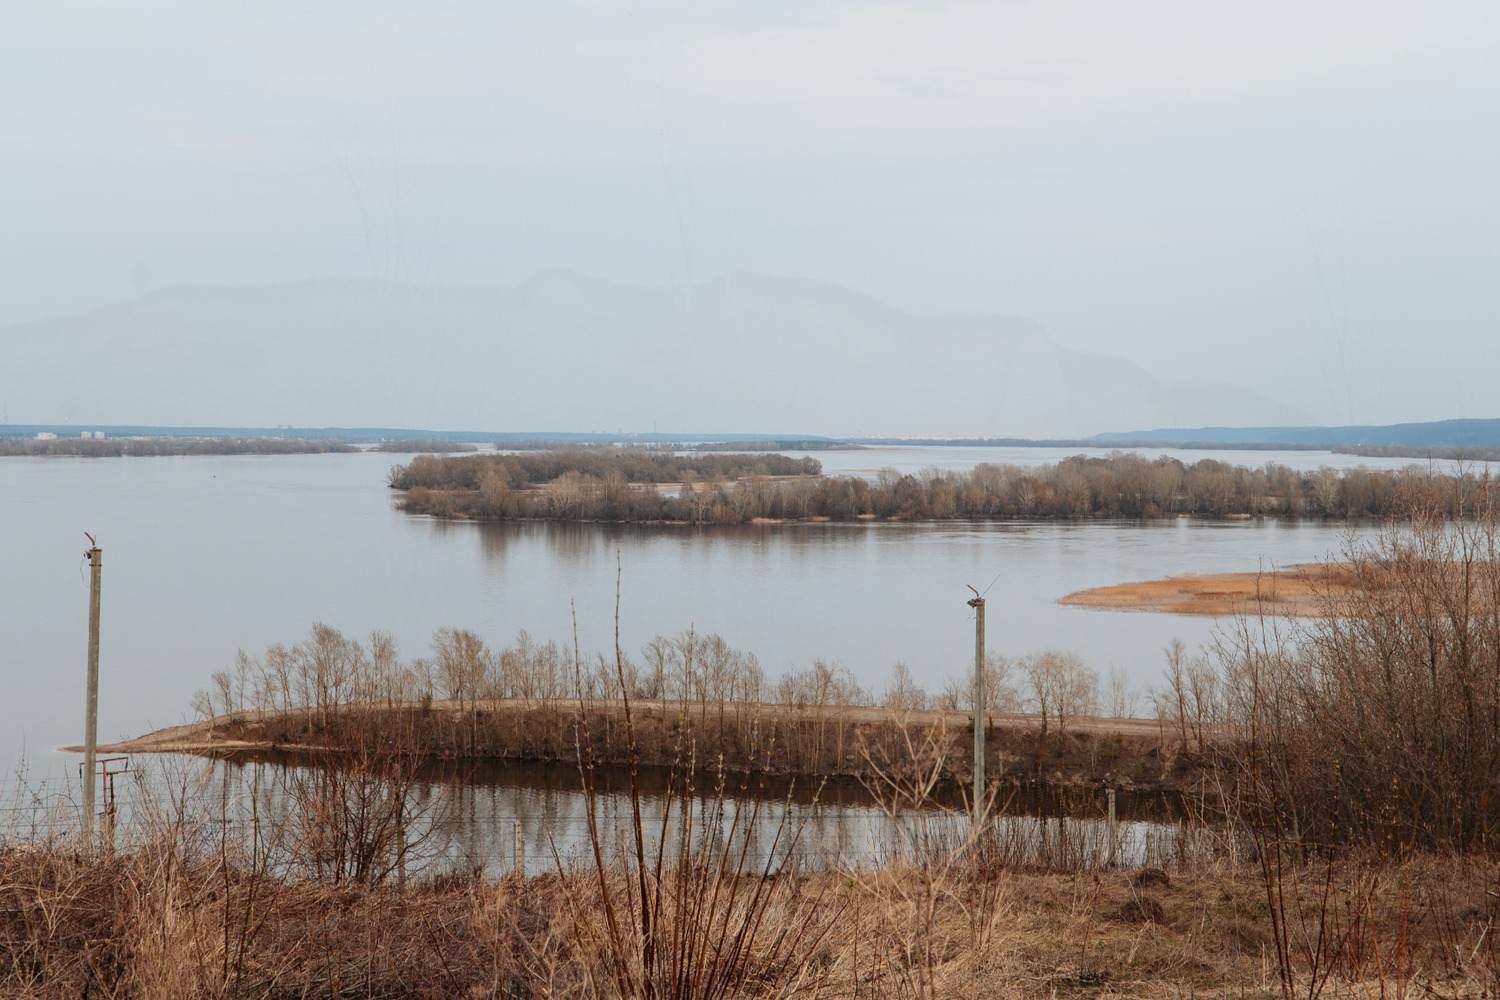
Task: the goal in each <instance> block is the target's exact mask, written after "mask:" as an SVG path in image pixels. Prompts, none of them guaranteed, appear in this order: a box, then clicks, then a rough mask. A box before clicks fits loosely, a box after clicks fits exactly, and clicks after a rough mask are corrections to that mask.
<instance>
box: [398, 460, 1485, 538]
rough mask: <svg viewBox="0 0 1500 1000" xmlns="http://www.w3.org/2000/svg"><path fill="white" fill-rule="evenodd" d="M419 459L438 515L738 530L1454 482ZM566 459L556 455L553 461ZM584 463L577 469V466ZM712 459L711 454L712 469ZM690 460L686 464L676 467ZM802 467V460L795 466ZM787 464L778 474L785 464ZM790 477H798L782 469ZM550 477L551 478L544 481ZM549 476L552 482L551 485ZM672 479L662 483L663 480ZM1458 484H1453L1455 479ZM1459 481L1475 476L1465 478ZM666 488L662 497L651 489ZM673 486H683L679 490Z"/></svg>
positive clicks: (1310, 498)
mask: <svg viewBox="0 0 1500 1000" xmlns="http://www.w3.org/2000/svg"><path fill="white" fill-rule="evenodd" d="M574 452H576V453H577V455H579V456H582V458H581V459H580V460H579V461H577V462H575V461H573V460H572V458H571V457H569V454H568V453H562V452H560V453H547V452H543V453H537V454H534V455H527V456H521V457H524V458H526V459H529V460H532V465H530V466H527V467H526V468H525V469H522V467H521V466H520V465H519V464H518V461H519V458H520V457H518V456H469V457H462V458H437V457H434V456H430V455H424V456H420V457H419V458H417V459H415V460H413V462H412V463H411V464H410V465H406V466H396V467H394V468H393V469H392V472H391V477H390V482H391V485H392V486H393V487H395V488H397V489H404V490H406V493H405V495H404V496H403V497H402V499H401V501H400V503H399V506H400V507H401V508H402V509H403V510H406V511H407V512H409V513H414V514H431V515H434V516H439V517H473V518H498V519H517V518H540V519H557V520H617V521H657V520H661V521H690V522H712V523H743V522H746V521H751V520H754V519H756V518H779V519H801V518H829V519H833V520H848V519H852V518H861V517H865V518H869V517H875V518H896V519H902V520H933V519H935V520H943V519H950V518H1073V517H1108V518H1153V517H1167V516H1174V515H1177V514H1203V515H1218V516H1223V515H1230V514H1250V515H1259V514H1276V515H1284V516H1316V517H1370V516H1386V515H1391V514H1397V513H1399V512H1400V510H1401V503H1402V501H1401V498H1402V497H1403V496H1405V495H1407V494H1409V493H1410V492H1411V491H1412V490H1413V489H1414V488H1427V487H1429V486H1431V485H1432V484H1434V483H1439V482H1451V481H1452V480H1453V478H1454V477H1451V476H1447V475H1445V474H1442V473H1438V472H1437V471H1435V470H1433V469H1432V468H1430V467H1424V466H1419V465H1411V466H1408V467H1406V468H1405V469H1401V470H1398V471H1383V470H1370V469H1363V468H1361V469H1351V470H1346V471H1344V472H1342V473H1341V472H1339V471H1338V470H1335V469H1331V468H1327V467H1324V468H1321V469H1318V470H1317V471H1314V472H1298V471H1296V470H1293V469H1290V468H1288V467H1286V466H1284V465H1277V464H1275V463H1274V462H1268V463H1267V464H1266V465H1264V466H1262V467H1259V468H1247V467H1244V466H1235V465H1228V464H1226V463H1224V462H1219V461H1216V460H1214V459H1203V460H1201V461H1198V462H1195V463H1193V464H1191V465H1187V464H1184V463H1183V462H1181V461H1179V460H1177V459H1175V458H1170V457H1165V456H1163V457H1160V458H1157V459H1154V460H1148V459H1146V458H1144V457H1142V456H1140V455H1137V454H1133V453H1126V452H1117V453H1115V454H1113V455H1110V456H1108V457H1104V458H1090V457H1086V456H1083V455H1077V456H1074V457H1072V458H1067V459H1064V460H1063V461H1061V462H1058V463H1056V464H1054V465H1043V466H1015V465H996V464H991V463H982V464H980V465H978V466H976V467H975V468H973V469H972V470H969V471H967V472H962V471H945V470H941V469H936V468H929V469H924V470H923V471H922V472H920V473H918V474H916V475H903V474H901V473H899V472H897V471H896V470H894V469H883V470H881V471H880V472H879V473H878V474H877V476H876V477H875V479H874V481H873V482H871V481H869V480H866V479H863V478H859V477H821V476H817V475H814V474H810V473H811V472H814V471H816V470H814V469H813V468H812V466H815V465H816V464H817V463H816V462H812V465H810V466H808V467H807V468H806V469H799V468H797V467H796V466H795V465H788V464H787V463H795V462H796V461H797V460H793V459H788V458H786V457H785V456H779V455H754V456H725V455H703V456H697V457H696V458H694V459H691V460H688V459H681V458H676V459H673V458H671V456H665V457H664V456H662V453H658V452H650V453H645V454H647V455H651V456H655V457H654V458H653V459H652V460H650V461H644V460H641V459H639V458H638V457H637V456H634V455H632V454H629V453H624V454H622V455H620V456H611V455H608V454H602V453H599V452H581V451H577V450H576V449H575V450H574ZM559 454H560V455H563V456H564V457H563V458H555V457H553V456H554V455H559ZM583 459H586V460H587V461H584V460H583ZM709 459H718V460H721V461H719V462H717V463H715V464H709V463H708V460H709ZM688 461H694V462H697V463H699V464H698V465H696V466H686V465H683V464H682V463H685V462H688ZM802 461H807V462H811V460H802ZM783 466H786V467H785V468H783ZM788 470H792V471H795V472H796V473H797V474H794V475H784V473H786V472H787V471H788ZM553 472H555V473H556V474H555V475H551V474H552V473H553ZM549 475H551V478H547V477H548V476H549ZM669 477H670V478H669ZM1459 478H1463V476H1460V477H1459ZM1467 478H1469V479H1471V480H1472V478H1473V477H1472V476H1468V477H1467ZM662 483H671V484H673V485H672V488H671V489H670V490H665V491H664V490H662V489H660V488H659V485H660V484H662ZM678 484H680V485H678Z"/></svg>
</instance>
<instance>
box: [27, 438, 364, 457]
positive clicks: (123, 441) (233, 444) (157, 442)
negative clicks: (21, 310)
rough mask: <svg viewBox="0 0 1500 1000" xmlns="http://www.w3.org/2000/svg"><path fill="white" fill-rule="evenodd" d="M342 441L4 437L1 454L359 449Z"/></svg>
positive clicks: (114, 454)
mask: <svg viewBox="0 0 1500 1000" xmlns="http://www.w3.org/2000/svg"><path fill="white" fill-rule="evenodd" d="M358 450H359V449H358V448H355V447H353V446H352V445H348V444H344V443H343V442H341V441H328V440H322V439H317V438H243V437H223V438H84V437H67V438H50V439H42V440H38V439H36V438H0V457H13V456H20V455H78V456H81V457H83V458H119V457H120V456H122V455H309V454H312V455H322V454H327V453H329V452H348V451H358Z"/></svg>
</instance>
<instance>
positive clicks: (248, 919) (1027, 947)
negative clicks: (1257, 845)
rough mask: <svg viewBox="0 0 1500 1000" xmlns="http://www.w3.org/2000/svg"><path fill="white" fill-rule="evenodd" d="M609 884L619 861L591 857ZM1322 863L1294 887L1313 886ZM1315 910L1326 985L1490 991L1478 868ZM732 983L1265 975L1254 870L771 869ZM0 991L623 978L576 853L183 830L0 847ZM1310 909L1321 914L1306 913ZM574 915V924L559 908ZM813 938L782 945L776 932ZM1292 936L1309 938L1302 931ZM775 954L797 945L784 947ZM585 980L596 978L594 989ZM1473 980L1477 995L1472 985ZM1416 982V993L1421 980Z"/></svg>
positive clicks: (1333, 992)
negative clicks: (173, 842) (76, 848)
mask: <svg viewBox="0 0 1500 1000" xmlns="http://www.w3.org/2000/svg"><path fill="white" fill-rule="evenodd" d="M608 872H609V875H610V884H611V885H612V887H613V888H614V889H615V891H617V892H619V891H622V886H623V883H624V881H625V879H626V878H627V872H626V871H625V869H624V868H622V867H619V866H610V867H609V869H608ZM1324 874H1325V872H1324V869H1322V868H1319V867H1317V866H1313V867H1309V868H1306V869H1304V870H1302V871H1301V872H1300V873H1299V874H1298V875H1297V876H1296V886H1295V891H1296V892H1299V893H1300V896H1299V898H1301V899H1303V900H1316V899H1318V898H1320V893H1321V892H1322V890H1323V886H1324ZM1334 882H1335V886H1334V890H1333V893H1332V897H1331V898H1330V899H1329V901H1328V905H1327V906H1326V913H1327V915H1328V917H1329V919H1331V921H1332V924H1333V930H1332V931H1331V932H1330V934H1331V938H1336V939H1337V941H1336V943H1335V944H1334V945H1332V946H1330V948H1329V949H1328V952H1329V954H1328V956H1327V957H1325V965H1324V969H1325V971H1326V973H1327V977H1328V978H1327V979H1325V980H1323V981H1322V982H1321V983H1320V984H1315V983H1313V982H1312V981H1310V980H1309V979H1308V977H1307V969H1308V965H1309V963H1308V959H1307V956H1306V955H1305V954H1302V952H1301V951H1299V949H1301V948H1302V945H1301V943H1300V942H1302V941H1303V937H1302V934H1301V930H1302V929H1305V928H1300V925H1298V924H1297V923H1296V920H1297V917H1296V916H1294V917H1293V931H1294V948H1293V962H1294V964H1295V968H1296V970H1297V978H1296V979H1295V985H1296V987H1297V991H1298V992H1299V993H1301V994H1302V995H1308V990H1309V989H1310V988H1312V987H1314V986H1318V987H1319V988H1320V989H1321V991H1322V993H1323V995H1325V996H1368V997H1376V996H1386V997H1393V998H1394V997H1405V996H1412V997H1415V996H1426V995H1441V996H1458V995H1463V996H1482V995H1493V990H1494V989H1495V986H1496V972H1497V969H1500V965H1497V961H1496V946H1495V942H1494V938H1493V936H1492V935H1491V933H1490V932H1491V931H1492V929H1493V926H1494V923H1495V920H1496V905H1495V904H1496V897H1495V892H1494V889H1495V886H1496V885H1497V880H1496V870H1495V867H1494V865H1493V864H1486V863H1480V862H1474V861H1439V860H1433V859H1431V858H1428V859H1425V860H1422V861H1419V862H1417V861H1414V862H1408V863H1407V864H1405V865H1403V866H1400V867H1388V868H1369V867H1364V866H1360V865H1357V864H1353V863H1345V864H1342V865H1340V866H1339V867H1338V868H1337V869H1336V870H1335V878H1334ZM766 893H767V899H766V903H765V908H764V916H763V920H764V930H763V932H762V933H761V934H760V935H759V936H758V938H757V942H756V947H755V948H754V949H753V950H752V951H751V952H750V953H749V954H747V955H746V956H745V957H744V961H745V963H746V966H747V969H746V975H745V978H744V982H743V985H742V987H741V988H739V989H738V990H736V991H735V992H733V993H732V994H730V995H734V996H765V995H782V996H806V997H856V996H863V997H870V998H872V1000H874V998H887V997H889V998H897V997H918V996H931V997H960V996H973V997H996V998H1000V997H1033V996H1054V995H1055V996H1089V997H1114V996H1132V997H1136V996H1139V997H1186V996H1197V995H1218V996H1229V995H1248V996H1268V995H1273V994H1276V993H1278V992H1279V990H1280V986H1279V982H1278V977H1277V969H1276V957H1275V949H1274V946H1273V944H1272V940H1271V929H1270V924H1269V919H1268V908H1267V904H1266V901H1265V893H1264V889H1263V887H1262V885H1261V883H1260V880H1259V877H1258V874H1257V873H1256V872H1251V871H1234V870H1230V869H1225V868H1220V867H1214V868H1210V869H1207V870H1201V871H1196V872H1185V873H1184V872H1177V873H1173V874H1170V875H1167V874H1165V873H1155V872H1152V873H1149V874H1144V873H1140V872H1124V871H1119V872H1103V873H1098V874H1084V875H1057V874H1049V873H1045V872H1029V871H1021V872H1017V871H1007V870H1003V869H982V870H979V871H977V872H975V871H973V870H971V869H970V867H969V866H968V864H967V863H965V861H964V859H962V858H950V859H936V858H934V859H929V862H928V864H927V865H925V866H922V865H914V864H909V863H899V864H891V865H887V866H885V867H883V868H879V869H876V870H873V871H857V872H848V873H839V872H827V873H820V874H799V873H786V874H783V875H779V876H776V877H774V878H773V879H772V881H771V884H770V886H769V887H768V889H767V890H766ZM0 900H3V903H0V994H3V995H5V996H27V997H79V996H106V997H122V998H124V997H131V998H141V1000H154V998H164V1000H165V998H173V1000H176V998H184V997H243V998H252V997H253V998H276V997H354V996H359V997H460V996H462V997H543V996H547V997H574V996H578V997H583V996H596V995H602V996H618V995H621V994H620V993H619V992H617V991H615V990H614V989H613V988H612V984H611V983H610V982H609V981H608V980H607V979H605V980H596V979H595V978H594V977H593V975H592V973H593V972H595V971H597V970H596V966H597V962H598V960H599V957H600V955H599V953H598V952H596V951H594V950H592V949H590V948H588V947H585V945H586V944H587V943H588V942H591V941H592V942H597V941H599V940H602V939H603V938H604V937H605V936H606V935H607V930H606V928H604V927H603V926H602V922H603V918H602V916H601V915H602V914H603V913H604V912H605V909H604V907H603V906H602V905H601V899H600V883H599V881H598V880H597V879H596V878H595V877H594V875H593V874H592V873H591V872H580V873H568V874H562V875H559V874H552V875H546V876H540V877H534V878H531V879H527V880H521V879H517V878H506V879H501V880H499V881H493V880H483V879H474V878H464V877H460V876H451V877H446V878H434V879H430V880H428V881H426V882H425V883H423V884H417V885H413V886H410V887H408V888H406V889H396V888H391V887H386V888H371V887H369V886H359V885H344V886H337V887H335V886H330V885H327V884H324V883H321V882H315V881H310V880H298V879H290V878H277V877H272V876H269V875H267V874H265V873H264V872H258V871H256V870H254V869H253V868H250V867H246V866H245V865H244V864H243V861H241V862H233V861H232V862H231V864H230V866H229V867H228V868H227V869H226V868H225V867H223V866H222V865H221V863H220V860H219V859H218V858H216V857H214V856H213V855H212V853H209V854H195V853H194V852H192V851H190V850H185V849H184V848H183V847H182V846H181V845H178V846H177V847H176V848H171V847H169V846H168V845H167V844H165V843H163V842H156V843H149V844H142V845H140V846H137V847H135V848H133V849H131V850H129V851H122V852H120V853H118V854H116V855H114V856H113V857H108V858H106V857H97V858H95V859H93V860H89V859H86V858H83V857H80V856H79V855H78V854H76V853H74V852H72V851H70V850H67V849H65V848H63V847H62V846H60V845H40V846H12V847H9V848H6V849H4V850H0ZM1303 916H1304V917H1305V920H1304V923H1305V924H1306V926H1307V927H1313V928H1315V927H1316V922H1317V914H1316V911H1315V910H1314V909H1313V908H1308V909H1307V912H1306V913H1304V914H1303ZM580 920H581V921H582V922H583V924H584V930H585V931H586V934H585V935H584V936H580V934H579V933H578V925H577V922H578V921H580ZM789 935H790V936H798V937H799V938H800V939H801V940H810V941H815V947H811V948H807V949H803V950H801V951H796V950H795V949H793V948H790V947H788V944H787V938H788V936H789ZM1309 940H1310V938H1309ZM788 954H793V955H795V961H786V960H785V958H786V956H787V955H788ZM596 990H597V992H596ZM1487 990H1488V991H1490V992H1489V993H1488V994H1486V992H1485V991H1487ZM1429 991H1431V992H1429Z"/></svg>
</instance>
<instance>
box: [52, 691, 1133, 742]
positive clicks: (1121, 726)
mask: <svg viewBox="0 0 1500 1000" xmlns="http://www.w3.org/2000/svg"><path fill="white" fill-rule="evenodd" d="M470 704H471V705H473V707H476V708H478V709H479V710H480V711H483V712H499V711H504V710H507V709H509V710H513V711H525V710H527V709H539V708H543V707H552V708H556V709H561V710H563V711H572V710H573V709H574V708H576V706H577V702H574V701H569V700H567V699H562V700H558V701H549V702H546V703H543V702H542V701H539V700H536V699H531V700H528V699H523V698H512V699H495V700H489V701H480V702H477V703H470ZM630 705H631V710H632V711H633V712H636V713H647V712H650V713H655V714H656V715H657V716H665V717H670V716H675V715H680V714H684V713H686V714H689V715H692V716H694V717H698V716H701V715H704V714H707V715H711V716H713V717H714V718H717V717H718V715H719V712H720V706H719V705H718V704H714V705H709V706H707V707H704V706H703V705H700V704H698V703H696V702H687V703H683V702H678V701H663V700H660V699H646V698H642V699H637V700H633V701H631V703H630ZM381 707H382V708H384V707H385V706H381ZM393 707H395V708H417V707H418V706H417V704H416V703H415V702H412V703H406V704H404V705H399V706H393ZM430 708H431V710H432V711H436V712H443V713H454V712H457V711H459V704H458V703H457V702H454V701H435V702H432V703H431V706H430ZM306 711H307V710H306V709H301V710H298V712H306ZM589 711H590V712H592V713H594V714H608V715H612V716H614V717H616V718H623V716H624V708H623V705H622V704H621V702H619V701H618V700H608V701H606V700H597V701H595V702H594V703H593V704H592V705H591V706H590V707H589ZM723 712H724V717H725V719H726V721H734V720H735V719H736V717H739V718H740V719H743V718H745V717H748V716H754V717H758V718H760V719H767V718H774V717H778V716H779V717H783V718H787V717H796V718H799V719H807V718H810V717H812V716H813V715H814V714H815V712H816V710H815V709H813V708H802V709H797V708H789V707H788V706H785V705H754V704H746V703H729V704H725V705H724V706H723ZM294 714H296V713H294ZM823 714H824V718H826V719H827V720H828V721H829V722H830V723H832V722H834V721H835V720H842V721H843V722H844V723H845V724H849V725H856V724H873V723H881V722H885V721H887V720H896V721H899V722H901V723H903V724H905V725H907V726H911V727H922V728H925V727H932V726H946V727H948V728H950V729H956V730H960V731H963V730H967V729H968V726H969V716H970V713H969V712H967V711H957V712H950V711H943V710H935V709H927V710H914V711H908V712H892V711H891V710H890V709H885V708H879V707H872V706H859V707H850V708H842V709H840V708H838V707H829V708H826V709H824V713H823ZM279 716H280V713H273V712H258V711H250V712H240V713H236V714H235V715H234V716H233V717H226V716H220V717H218V718H215V719H210V720H206V721H202V722H193V723H189V724H187V725H181V726H168V727H167V728H165V729H158V730H156V731H155V732H152V733H147V734H145V735H144V736H138V737H136V738H134V739H129V740H123V741H121V742H119V743H108V744H105V745H103V746H100V747H99V752H100V753H122V754H124V753H224V752H231V751H237V750H269V749H272V748H273V746H274V748H275V749H278V750H289V751H296V750H299V749H313V748H312V747H303V746H299V745H295V744H288V743H286V742H282V741H275V742H274V743H273V741H272V740H270V739H259V738H257V735H256V734H257V731H258V730H260V729H261V728H262V725H263V723H264V722H265V721H266V720H268V719H270V718H272V717H279ZM991 718H992V720H993V721H992V725H993V726H994V727H995V728H996V729H997V730H1008V731H1011V732H1029V731H1032V730H1035V729H1037V728H1038V727H1039V725H1040V720H1039V719H1038V718H1037V717H1035V716H1029V715H1021V714H1013V713H1004V712H997V713H994V714H993V715H992V716H991ZM1052 724H1053V726H1055V725H1056V720H1053V723H1052ZM1068 729H1069V731H1071V732H1074V733H1094V734H1100V735H1119V736H1123V737H1129V738H1134V739H1151V738H1154V737H1157V736H1159V735H1160V732H1161V726H1160V724H1159V723H1158V722H1157V721H1156V720H1154V719H1111V718H1103V717H1096V716H1078V717H1075V718H1072V719H1069V720H1068ZM59 749H61V750H62V751H64V752H67V753H82V752H83V747H81V746H66V747H60V748H59Z"/></svg>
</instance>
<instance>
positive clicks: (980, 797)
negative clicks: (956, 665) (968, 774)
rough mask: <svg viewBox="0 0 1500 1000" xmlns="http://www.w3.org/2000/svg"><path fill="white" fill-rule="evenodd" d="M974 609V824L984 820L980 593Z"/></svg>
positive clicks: (982, 613) (975, 598) (983, 717)
mask: <svg viewBox="0 0 1500 1000" xmlns="http://www.w3.org/2000/svg"><path fill="white" fill-rule="evenodd" d="M969 589H971V590H972V589H973V588H972V587H971V588H969ZM969 607H971V608H973V609H974V825H975V826H976V827H978V826H979V825H981V824H982V823H983V822H984V801H985V796H984V743H985V737H986V735H987V733H986V730H987V729H988V727H987V726H986V725H985V698H984V694H985V692H984V598H982V597H980V596H979V595H978V594H975V595H974V598H973V600H971V601H969Z"/></svg>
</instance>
